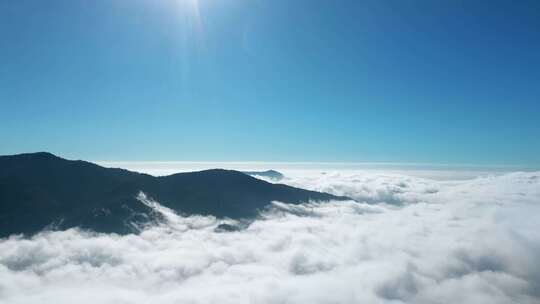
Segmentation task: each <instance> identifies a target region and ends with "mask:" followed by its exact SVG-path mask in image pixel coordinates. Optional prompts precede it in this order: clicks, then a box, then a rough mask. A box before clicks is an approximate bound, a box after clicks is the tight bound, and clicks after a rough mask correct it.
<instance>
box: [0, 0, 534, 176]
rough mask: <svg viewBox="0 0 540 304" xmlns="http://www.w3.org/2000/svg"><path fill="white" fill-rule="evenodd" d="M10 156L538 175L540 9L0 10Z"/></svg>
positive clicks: (238, 6) (21, 2)
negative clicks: (509, 170)
mask: <svg viewBox="0 0 540 304" xmlns="http://www.w3.org/2000/svg"><path fill="white" fill-rule="evenodd" d="M0 106H1V108H0V139H1V141H0V154H13V153H21V152H30V151H50V152H53V153H56V154H59V155H61V156H65V157H69V158H82V159H94V160H215V161H228V160H230V161H232V160H236V161H238V160H259V161H340V162H352V161H370V162H373V161H390V162H428V163H430V162H436V163H468V164H503V165H504V164H520V165H530V166H538V165H540V2H538V1H432V0H430V1H397V0H396V1H380V0H377V1H339V0H338V1H327V0H325V1H315V0H310V1H304V0H295V1H282V0H272V1H270V0H200V1H195V0H176V1H136V0H134V1H127V0H126V1H109V0H108V1H101V0H95V1H74V0H66V1H25V0H17V1H16V0H6V1H1V2H0Z"/></svg>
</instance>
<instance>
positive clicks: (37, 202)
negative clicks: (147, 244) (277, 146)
mask: <svg viewBox="0 0 540 304" xmlns="http://www.w3.org/2000/svg"><path fill="white" fill-rule="evenodd" d="M141 191H142V192H144V193H145V194H146V195H147V196H149V197H151V198H153V199H154V200H156V201H158V202H159V203H160V204H162V205H164V206H166V207H168V208H171V209H173V210H174V211H176V212H179V213H182V214H202V215H213V216H216V217H229V218H236V219H238V218H248V217H253V216H255V215H257V212H258V211H259V210H261V209H262V208H264V207H265V206H267V205H269V204H270V203H271V202H272V201H280V202H284V203H290V204H297V203H302V202H307V201H327V200H346V199H348V198H347V197H339V196H334V195H331V194H327V193H321V192H315V191H308V190H304V189H299V188H294V187H290V186H286V185H282V184H272V183H268V182H266V181H263V180H260V179H256V178H254V177H251V176H249V175H247V174H244V173H242V172H238V171H232V170H223V169H212V170H205V171H199V172H188V173H178V174H173V175H169V176H161V177H155V176H151V175H148V174H141V173H136V172H131V171H128V170H124V169H116V168H104V167H101V166H98V165H96V164H93V163H90V162H86V161H80V160H76V161H73V160H66V159H63V158H60V157H57V156H55V155H53V154H50V153H45V152H40V153H29V154H19V155H10V156H0V237H5V236H9V235H11V234H19V233H23V234H32V233H35V232H38V231H40V230H42V229H43V228H44V227H53V228H57V229H67V228H71V227H81V228H83V229H90V230H94V231H96V232H107V233H111V232H114V233H119V234H127V233H131V232H136V231H137V229H138V227H140V225H141V224H147V223H152V222H156V221H159V220H160V216H161V215H160V213H159V212H156V211H155V210H154V209H153V208H152V207H151V206H148V205H146V204H143V203H142V202H141V201H139V200H138V199H137V195H138V194H139V193H140V192H141Z"/></svg>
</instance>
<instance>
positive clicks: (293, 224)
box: [0, 170, 540, 304]
mask: <svg viewBox="0 0 540 304" xmlns="http://www.w3.org/2000/svg"><path fill="white" fill-rule="evenodd" d="M285 173H286V174H285V175H286V178H285V179H284V180H282V181H280V182H283V183H287V184H290V185H293V186H298V187H303V188H307V189H312V190H318V191H326V192H330V193H333V194H338V195H346V196H349V197H351V198H353V199H354V200H356V202H355V201H347V202H328V203H310V204H304V205H299V206H291V205H286V204H281V203H279V202H276V203H275V204H274V206H273V208H272V209H270V210H267V211H265V212H264V213H262V214H261V215H260V217H259V218H258V219H257V220H255V221H253V222H252V223H251V224H250V225H249V226H248V227H247V228H245V229H243V230H241V231H235V232H223V231H221V230H219V229H216V228H217V226H218V225H220V224H222V223H230V224H234V222H233V221H231V220H224V219H215V218H213V217H203V216H190V217H182V216H178V215H176V214H175V213H174V212H172V211H171V210H168V209H167V208H164V207H161V206H160V205H159V204H157V203H156V202H153V201H151V200H150V199H148V198H146V197H145V196H144V195H141V196H140V200H141V203H146V204H149V205H152V206H154V207H155V208H156V210H159V211H160V212H163V214H164V215H165V218H166V221H165V222H164V223H163V224H161V225H158V226H153V227H148V228H147V229H145V230H144V231H142V232H141V233H140V234H139V235H127V236H119V235H112V234H95V233H91V232H87V231H80V230H77V229H71V230H67V231H56V232H42V233H40V234H38V235H36V236H34V237H32V238H22V237H20V236H12V237H10V238H4V239H0V303H2V304H4V303H25V304H27V303H55V304H56V303H58V304H62V303H70V304H71V303H74V302H75V303H80V304H84V303H475V304H477V303H490V304H492V303H540V229H538V228H539V227H540V226H539V225H540V172H521V173H505V174H496V175H483V176H481V177H475V178H468V179H459V180H456V179H448V178H445V179H435V178H425V177H419V176H413V175H410V174H409V175H408V174H404V173H384V172H374V171H361V170H360V171H347V170H341V171H339V170H338V171H325V172H321V171H317V170H310V171H303V172H300V171H298V172H285Z"/></svg>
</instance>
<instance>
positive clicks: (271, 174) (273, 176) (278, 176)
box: [242, 170, 285, 181]
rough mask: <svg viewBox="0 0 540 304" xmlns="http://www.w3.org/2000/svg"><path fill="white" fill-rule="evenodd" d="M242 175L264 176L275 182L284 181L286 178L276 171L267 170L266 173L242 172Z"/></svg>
mask: <svg viewBox="0 0 540 304" xmlns="http://www.w3.org/2000/svg"><path fill="white" fill-rule="evenodd" d="M242 173H245V174H247V175H251V176H262V177H266V178H270V179H272V180H275V181H279V180H282V179H283V178H284V177H285V176H283V174H281V173H280V172H278V171H276V170H266V171H242Z"/></svg>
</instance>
